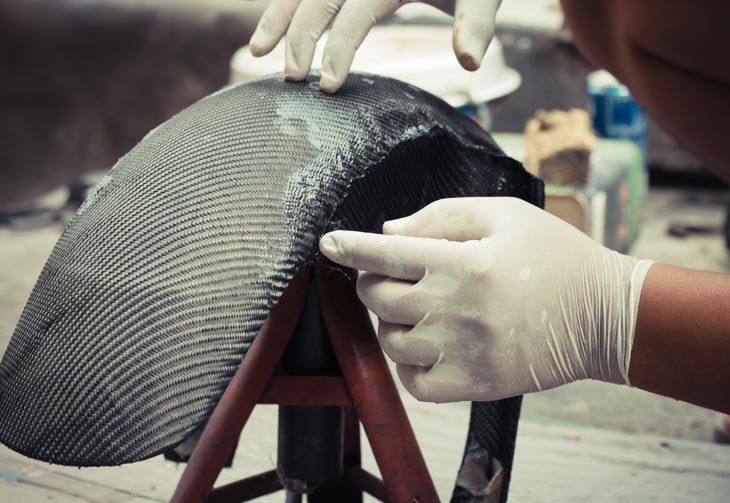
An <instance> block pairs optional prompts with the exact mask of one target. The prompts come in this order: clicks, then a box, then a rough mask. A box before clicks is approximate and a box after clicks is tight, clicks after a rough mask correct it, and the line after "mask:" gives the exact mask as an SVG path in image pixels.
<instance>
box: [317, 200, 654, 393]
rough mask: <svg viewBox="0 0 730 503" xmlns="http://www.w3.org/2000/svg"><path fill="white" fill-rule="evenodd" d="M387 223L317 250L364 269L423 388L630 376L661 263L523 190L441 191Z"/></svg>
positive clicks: (388, 327) (388, 340) (500, 388)
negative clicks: (516, 193) (652, 271)
mask: <svg viewBox="0 0 730 503" xmlns="http://www.w3.org/2000/svg"><path fill="white" fill-rule="evenodd" d="M383 233H384V235H379V234H366V233H358V232H349V231H336V232H332V233H329V234H327V235H325V236H324V237H323V238H322V240H321V241H320V249H321V250H322V253H324V254H325V255H326V256H327V257H329V258H330V259H331V260H333V261H335V262H338V263H340V264H342V265H344V266H347V267H352V268H356V269H360V270H364V271H367V272H363V273H361V274H360V276H359V278H358V282H357V290H358V294H359V296H360V298H361V300H362V301H363V303H364V304H365V305H366V306H367V307H368V308H369V309H370V310H371V311H373V312H374V313H375V314H376V315H377V316H378V318H379V319H380V324H379V329H378V337H379V339H380V342H381V345H382V347H383V350H384V351H385V353H386V354H387V355H388V356H389V357H390V358H392V359H393V360H394V361H395V362H396V363H397V364H398V365H397V370H398V375H399V376H400V378H401V381H402V382H403V384H404V386H405V387H406V389H407V390H408V391H410V392H411V393H412V394H413V395H414V396H415V397H416V398H418V399H420V400H424V401H433V402H447V401H458V400H472V401H474V400H477V401H480V400H496V399H500V398H505V397H510V396H514V395H519V394H523V393H529V392H533V391H538V390H546V389H550V388H553V387H556V386H559V385H561V384H566V383H569V382H572V381H576V380H579V379H598V380H602V381H607V382H613V383H627V384H629V380H628V369H629V362H630V359H631V348H632V343H633V337H634V328H635V324H636V314H637V309H638V303H639V298H640V294H641V288H642V284H643V282H644V277H645V275H646V272H647V271H648V269H649V267H650V266H651V264H652V262H650V261H645V260H643V261H640V260H637V259H634V258H631V257H628V256H625V255H621V254H619V253H617V252H614V251H611V250H608V249H607V248H604V247H602V246H599V245H598V244H596V243H595V242H594V241H592V240H591V239H589V238H588V237H587V236H585V235H584V234H582V233H581V232H579V231H578V230H576V229H575V228H573V227H571V226H570V225H569V224H567V223H565V222H563V221H562V220H560V219H558V218H557V217H554V216H552V215H550V214H549V213H547V212H545V211H543V210H540V209H538V208H536V207H534V206H531V205H529V204H527V203H525V202H523V201H521V200H518V199H515V198H463V199H444V200H441V201H437V202H435V203H433V204H431V205H429V206H427V207H426V208H424V209H423V210H421V211H419V212H417V213H415V214H414V215H412V216H410V217H407V218H403V219H400V220H394V221H391V222H387V223H386V224H385V225H384V226H383Z"/></svg>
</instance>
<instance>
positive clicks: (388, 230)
mask: <svg viewBox="0 0 730 503" xmlns="http://www.w3.org/2000/svg"><path fill="white" fill-rule="evenodd" d="M407 222H408V217H404V218H398V219H395V220H388V221H387V222H385V223H383V234H402V233H403V229H404V227H405V226H406V223H407Z"/></svg>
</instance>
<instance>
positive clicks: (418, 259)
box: [319, 231, 458, 281]
mask: <svg viewBox="0 0 730 503" xmlns="http://www.w3.org/2000/svg"><path fill="white" fill-rule="evenodd" d="M457 244H458V243H453V242H449V241H445V240H436V239H429V238H418V237H408V236H383V235H381V234H370V233H365V232H353V231H334V232H330V233H329V234H326V235H325V236H324V237H323V238H322V239H321V240H320V242H319V248H320V250H321V251H322V253H323V254H324V255H325V256H326V257H327V258H329V259H330V260H332V261H333V262H337V263H338V264H340V265H343V266H345V267H351V268H353V269H358V270H361V271H368V272H372V273H375V274H379V275H381V276H387V277H390V278H397V279H403V280H407V281H418V280H420V279H421V278H423V276H424V275H425V273H426V269H427V268H428V267H429V266H430V265H432V264H434V263H435V262H437V261H438V260H439V257H444V256H445V257H449V256H453V254H452V253H450V252H451V251H455V250H453V248H454V246H455V245H457Z"/></svg>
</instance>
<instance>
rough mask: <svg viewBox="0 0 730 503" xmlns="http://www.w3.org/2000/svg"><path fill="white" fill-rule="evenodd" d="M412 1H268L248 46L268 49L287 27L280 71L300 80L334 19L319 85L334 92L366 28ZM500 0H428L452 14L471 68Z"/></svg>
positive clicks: (462, 55)
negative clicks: (283, 60) (319, 41)
mask: <svg viewBox="0 0 730 503" xmlns="http://www.w3.org/2000/svg"><path fill="white" fill-rule="evenodd" d="M409 1H414V0H347V1H345V0H272V1H271V4H270V5H269V7H268V9H267V10H266V11H265V12H264V15H263V16H262V17H261V20H260V21H259V25H258V27H257V28H256V31H255V32H254V34H253V36H252V37H251V42H250V48H251V53H252V54H253V55H254V56H263V55H264V54H266V53H268V52H269V51H271V50H272V49H273V48H274V47H275V46H276V44H277V43H278V42H279V40H281V37H282V36H284V33H285V32H286V58H285V59H286V62H285V67H284V75H285V76H286V78H287V79H289V80H302V79H304V78H305V77H306V76H307V74H308V73H309V70H310V68H311V65H312V58H313V57H314V50H315V47H316V45H317V41H318V40H319V38H320V37H321V36H322V33H323V32H324V30H325V29H326V28H327V26H329V24H330V21H331V20H332V19H333V18H334V17H335V16H337V18H336V19H335V21H334V23H333V25H332V29H331V31H330V35H329V38H328V40H327V45H326V47H325V50H324V56H323V59H322V75H321V79H320V88H321V89H322V90H323V91H327V92H332V93H333V92H335V91H337V90H338V89H339V88H340V87H341V86H342V84H343V82H344V81H345V78H346V77H347V74H348V72H349V71H350V65H351V64H352V59H353V58H354V57H355V51H356V50H357V48H358V47H359V46H360V44H361V43H362V41H363V40H364V39H365V36H366V35H367V34H368V32H369V31H370V28H372V27H373V25H375V23H377V22H378V21H380V20H381V19H383V18H384V17H386V16H388V15H390V14H392V13H393V12H395V11H396V10H397V9H398V7H400V6H401V5H403V4H404V3H407V2H409ZM501 1H502V0H427V1H425V2H424V3H428V4H431V5H433V6H434V7H437V8H438V9H440V10H442V11H444V12H446V13H447V14H453V15H454V18H455V22H454V38H453V41H454V52H455V53H456V56H457V58H458V59H459V61H460V62H461V65H462V66H463V67H464V68H466V69H467V70H476V69H477V68H479V65H480V64H481V61H482V58H483V57H484V53H485V52H486V50H487V46H488V45H489V42H490V41H491V40H492V36H493V34H494V18H495V16H496V14H497V8H498V7H499V4H500V3H501Z"/></svg>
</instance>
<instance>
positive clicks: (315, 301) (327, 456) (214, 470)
mask: <svg viewBox="0 0 730 503" xmlns="http://www.w3.org/2000/svg"><path fill="white" fill-rule="evenodd" d="M305 305H306V307H305ZM318 311H319V313H321V315H317V312H318ZM293 334H296V335H294V337H293ZM313 334H314V335H313ZM316 334H326V335H327V336H328V339H329V341H330V343H331V346H330V344H327V343H326V342H327V341H326V339H327V338H324V344H323V343H322V342H323V339H322V338H317V336H316ZM292 339H293V340H292ZM290 341H291V344H292V346H293V347H292V349H291V350H290V351H288V352H285V350H286V349H287V346H289V345H290ZM277 366H279V368H280V370H283V371H285V372H297V373H300V372H303V373H304V374H306V375H281V374H276V375H275V370H276V368H277ZM322 374H325V375H322ZM256 403H268V404H278V405H280V406H281V407H280V413H279V425H280V431H279V460H278V470H273V471H270V472H266V473H262V474H260V475H257V476H254V477H250V478H247V479H244V480H240V481H238V482H234V483H232V484H228V485H225V486H222V487H219V488H216V489H213V484H214V483H215V480H216V479H217V477H218V474H219V473H220V471H221V469H222V468H223V466H224V464H225V462H226V460H227V458H228V456H229V455H230V453H231V451H232V450H233V448H234V445H235V443H236V441H237V439H238V437H239V435H240V433H241V430H242V429H243V427H244V426H245V424H246V421H247V420H248V418H249V416H250V414H251V411H252V410H253V408H254V406H255V405H256ZM305 408H311V409H309V410H307V409H305ZM300 420H301V421H303V422H304V423H303V425H302V424H300ZM359 422H362V424H363V427H364V429H365V434H366V435H367V437H368V440H369V441H370V445H371V447H372V450H373V454H374V455H375V459H376V461H377V464H378V468H379V469H380V473H381V474H382V477H383V480H382V481H381V480H380V479H378V478H377V477H375V476H373V475H371V474H370V473H368V472H366V471H365V470H363V469H362V468H361V466H360V438H359V432H360V429H359ZM343 426H344V428H343ZM281 427H283V428H284V430H283V431H282V430H281ZM303 439H309V440H310V441H311V440H312V439H314V440H315V441H316V442H315V443H316V444H317V445H316V446H315V448H313V449H302V447H301V444H300V442H301V441H303ZM313 457H314V458H316V460H315V461H314V462H313V461H312V459H313ZM313 477H314V478H313ZM297 484H300V485H301V484H303V487H298V489H299V490H301V491H302V492H303V491H306V492H307V493H308V501H309V502H330V501H337V502H357V503H359V502H361V501H362V493H363V492H367V493H368V494H370V495H372V496H374V497H375V498H377V499H378V500H380V501H390V502H393V503H405V502H408V503H415V502H420V503H430V502H434V503H435V502H437V501H438V495H437V494H436V490H435V488H434V486H433V482H432V480H431V477H430V475H429V473H428V470H427V468H426V464H425V462H424V460H423V456H422V454H421V450H420V448H419V447H418V444H417V442H416V438H415V436H414V434H413V430H412V429H411V426H410V423H409V421H408V417H407V415H406V413H405V410H404V409H403V404H402V403H401V401H400V398H399V396H398V391H397V390H396V387H395V384H394V382H393V379H392V377H391V375H390V371H389V369H388V366H387V364H386V362H385V359H384V357H383V354H382V351H381V349H380V346H379V344H378V341H377V338H376V336H375V333H374V332H373V328H372V325H371V323H370V320H369V318H368V313H367V311H366V309H365V308H364V307H363V305H362V304H361V303H360V301H359V300H358V298H357V296H356V294H355V290H354V287H353V281H352V277H347V276H346V275H344V274H343V273H342V271H337V270H329V269H325V268H317V269H316V272H315V273H314V274H312V271H307V272H305V273H301V274H299V275H297V276H296V277H295V278H294V279H293V280H292V281H291V283H290V285H289V287H288V288H287V289H286V291H285V292H284V293H283V295H282V297H281V298H280V299H279V302H278V304H277V305H276V307H274V309H272V311H271V313H270V314H269V317H268V319H267V320H266V322H265V323H264V325H263V327H262V328H261V331H260V332H259V334H258V336H257V337H256V339H255V341H254V343H253V344H252V346H251V348H250V349H249V351H248V353H247V354H246V357H245V358H244V360H243V363H242V364H241V366H240V368H239V369H238V371H237V372H236V375H235V376H234V377H233V379H232V380H231V383H230V384H229V385H228V388H226V391H225V392H224V393H223V396H222V397H221V400H220V402H219V403H218V406H217V407H216V408H215V410H214V411H213V413H212V414H211V416H210V418H209V420H208V423H207V425H206V427H205V430H204V431H203V434H202V436H201V438H200V441H199V442H198V445H197V447H196V448H195V451H193V454H192V456H191V458H190V461H189V463H188V465H187V467H186V468H185V471H184V473H183V475H182V477H181V479H180V481H179V483H178V486H177V489H176V490H175V494H174V495H173V497H172V499H171V502H172V503H200V502H203V501H206V502H220V503H223V502H242V501H249V500H252V499H255V498H257V497H260V496H263V495H265V494H269V493H272V492H275V491H278V490H280V489H288V490H287V501H301V496H299V495H298V494H297V492H296V491H294V490H292V489H297V487H294V486H296V485H297ZM285 486H286V487H285Z"/></svg>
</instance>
